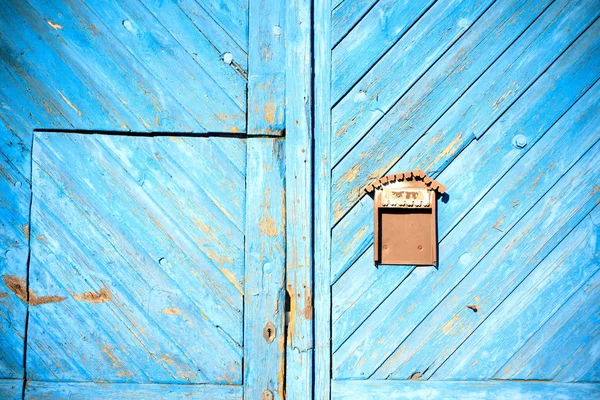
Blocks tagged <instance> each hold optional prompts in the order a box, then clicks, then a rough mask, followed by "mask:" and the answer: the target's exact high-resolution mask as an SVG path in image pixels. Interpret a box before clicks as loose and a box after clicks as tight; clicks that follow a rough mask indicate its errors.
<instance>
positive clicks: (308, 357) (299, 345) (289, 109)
mask: <svg viewBox="0 0 600 400" xmlns="http://www.w3.org/2000/svg"><path fill="white" fill-rule="evenodd" d="M311 25H312V2H311V1H308V0H294V1H290V2H288V3H286V19H285V26H286V68H285V70H286V75H285V77H286V117H285V126H286V139H285V154H286V171H285V187H286V226H287V232H286V286H287V294H288V296H289V301H290V317H289V325H288V332H287V342H286V393H287V394H286V396H287V398H290V399H302V398H306V397H308V396H310V394H311V393H312V388H313V349H314V341H313V287H312V286H313V285H312V283H313V281H312V279H313V246H312V235H313V213H312V208H313V188H312V180H313V175H312V174H313V136H312V135H313V132H312V129H313V126H312V124H313V122H312V121H313V119H312V118H313V109H312V76H313V71H312V62H311V45H312V36H311V30H312V26H311Z"/></svg>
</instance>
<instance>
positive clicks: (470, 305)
mask: <svg viewBox="0 0 600 400" xmlns="http://www.w3.org/2000/svg"><path fill="white" fill-rule="evenodd" d="M467 308H468V309H469V310H473V312H477V311H479V307H477V304H469V305H468V306H467Z"/></svg>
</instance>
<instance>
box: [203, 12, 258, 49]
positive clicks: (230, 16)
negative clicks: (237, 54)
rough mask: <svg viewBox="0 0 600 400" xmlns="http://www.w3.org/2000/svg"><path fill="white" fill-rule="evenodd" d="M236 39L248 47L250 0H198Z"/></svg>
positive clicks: (243, 47)
mask: <svg viewBox="0 0 600 400" xmlns="http://www.w3.org/2000/svg"><path fill="white" fill-rule="evenodd" d="M196 2H197V3H198V4H199V5H200V6H201V7H202V8H203V9H204V10H205V11H206V12H207V13H208V14H209V15H210V16H211V17H212V18H213V19H214V20H215V21H216V22H217V23H218V24H219V25H220V26H221V27H222V28H223V30H225V31H226V32H228V33H229V35H230V36H231V37H232V38H233V40H235V41H236V43H237V44H238V45H239V46H240V47H241V48H242V49H248V8H249V7H248V0H196Z"/></svg>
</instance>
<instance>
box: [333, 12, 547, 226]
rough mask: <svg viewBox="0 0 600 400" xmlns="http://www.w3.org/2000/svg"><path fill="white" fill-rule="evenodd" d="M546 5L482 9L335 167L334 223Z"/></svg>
mask: <svg viewBox="0 0 600 400" xmlns="http://www.w3.org/2000/svg"><path fill="white" fill-rule="evenodd" d="M547 6H548V3H547V2H535V4H531V3H529V2H527V1H524V2H520V1H507V2H499V3H495V6H494V7H491V8H490V9H489V10H488V12H486V14H485V18H482V19H480V20H479V21H478V22H477V24H476V26H477V27H478V29H476V30H472V31H469V33H471V34H467V35H464V36H463V37H462V38H461V40H459V41H458V42H457V43H456V44H455V45H454V46H453V47H452V49H451V50H450V51H448V52H447V53H446V54H445V55H444V57H442V59H441V60H440V61H438V62H437V63H436V64H435V65H434V67H433V68H432V69H430V70H429V71H428V72H427V73H426V74H425V75H424V76H423V78H421V79H420V80H419V81H418V82H417V84H416V85H414V86H413V87H412V88H411V89H410V90H409V91H408V92H407V94H406V95H405V96H404V97H403V98H402V99H401V100H400V101H399V102H398V103H397V104H396V105H395V106H394V107H393V108H392V109H391V110H390V111H389V112H388V113H387V114H386V115H385V117H384V118H383V119H381V120H380V121H379V122H378V123H377V124H376V125H375V126H374V127H373V129H372V130H371V131H370V133H369V136H368V137H367V138H365V140H362V141H360V142H359V143H358V144H357V146H356V147H354V148H353V150H352V151H351V152H350V153H348V155H346V157H345V158H344V159H343V160H342V161H341V162H340V163H339V164H338V165H337V166H336V167H335V168H334V169H333V199H332V201H333V209H334V215H333V218H334V221H336V222H337V221H339V219H340V218H341V217H342V216H343V215H345V214H346V213H347V211H348V210H349V209H350V208H351V207H352V206H353V205H354V204H356V202H358V201H359V200H360V199H361V198H362V197H363V194H362V191H361V188H363V187H364V186H366V185H367V184H368V183H370V182H371V181H372V180H374V179H377V178H379V177H381V176H383V175H385V173H386V172H387V171H388V170H389V169H390V168H391V167H392V166H393V165H394V164H396V162H397V161H398V160H399V159H400V158H401V157H402V155H403V154H404V153H405V152H406V150H407V149H408V148H410V147H411V146H412V144H414V143H415V142H416V141H417V140H418V139H419V138H420V137H421V136H422V135H423V133H424V132H426V131H427V129H428V128H429V127H430V126H431V125H432V124H433V123H435V121H436V120H437V119H438V118H439V117H440V116H441V115H443V114H444V112H446V111H447V109H448V108H449V107H450V106H451V105H452V104H453V103H454V102H455V101H456V100H457V99H458V98H459V97H460V96H461V95H462V94H463V93H464V92H465V91H466V90H467V89H468V88H469V87H470V86H471V85H472V84H473V82H475V81H476V80H477V79H478V78H479V76H480V75H481V74H482V73H483V72H484V71H485V70H486V69H487V68H489V66H490V64H492V63H493V62H494V61H495V60H496V59H497V57H498V56H500V55H501V54H502V53H503V52H504V51H505V50H506V48H508V47H509V46H510V44H511V43H512V42H513V41H514V40H515V39H516V38H518V37H519V36H520V34H521V33H522V32H523V31H524V30H526V29H527V27H528V26H529V25H530V24H531V23H532V22H533V21H534V20H535V19H536V18H537V17H538V16H539V15H540V14H541V13H542V12H543V11H544V10H545V8H546V7H547ZM509 27H510V29H509ZM490 32H495V34H494V35H490V34H489V33H490ZM398 121H400V123H399V122H398ZM365 159H369V160H370V162H369V163H364V162H363V160H365Z"/></svg>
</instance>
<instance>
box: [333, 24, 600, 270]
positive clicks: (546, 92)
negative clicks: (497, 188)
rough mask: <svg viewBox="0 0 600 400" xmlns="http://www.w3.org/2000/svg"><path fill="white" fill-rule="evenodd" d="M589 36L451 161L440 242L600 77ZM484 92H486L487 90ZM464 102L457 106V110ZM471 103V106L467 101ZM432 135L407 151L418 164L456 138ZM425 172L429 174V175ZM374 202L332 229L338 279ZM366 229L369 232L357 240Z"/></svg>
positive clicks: (498, 94) (360, 247) (360, 244)
mask: <svg viewBox="0 0 600 400" xmlns="http://www.w3.org/2000/svg"><path fill="white" fill-rule="evenodd" d="M579 19H583V18H579ZM587 38H588V40H579V41H577V42H576V43H575V44H574V45H573V46H572V48H570V49H568V50H567V51H566V52H565V53H564V54H563V55H562V56H561V57H560V58H559V59H558V60H557V61H556V62H555V63H554V64H553V65H552V66H551V67H550V69H549V70H548V73H546V74H544V75H542V77H541V78H540V79H539V80H538V81H536V82H535V83H534V84H533V85H532V86H531V87H530V88H529V90H528V91H527V92H526V93H525V94H524V95H523V96H522V97H521V98H519V99H518V100H517V101H516V103H514V105H513V106H512V107H511V108H510V109H509V110H508V111H507V112H505V114H504V115H503V117H502V118H501V119H500V120H498V121H496V122H495V124H494V125H493V126H492V127H491V128H490V129H489V130H488V132H487V133H486V135H485V136H483V137H482V138H480V139H479V140H477V141H476V142H472V143H471V144H470V145H468V146H467V147H466V148H465V149H464V150H463V152H462V153H461V154H460V155H459V156H458V157H456V158H455V159H454V160H453V161H452V163H451V164H450V165H449V166H448V168H447V170H446V171H444V172H443V173H442V174H441V175H440V176H439V177H438V178H439V179H440V181H441V182H444V184H446V185H447V187H449V188H452V192H453V193H451V195H452V198H451V200H452V201H449V202H448V203H442V204H440V207H441V212H440V213H439V217H438V229H439V231H440V237H441V238H443V237H444V236H445V235H446V234H447V232H449V231H450V230H451V229H452V228H453V227H454V226H455V225H456V224H457V223H458V222H459V221H460V220H461V219H462V218H463V217H464V215H465V214H466V213H467V212H468V211H469V210H470V209H471V208H472V207H473V206H474V205H475V204H476V203H477V202H478V201H479V200H480V199H481V197H482V196H483V195H484V194H485V193H486V192H487V191H488V190H489V189H490V188H491V187H492V186H493V185H494V184H495V183H496V182H497V181H498V179H500V177H502V176H503V175H504V173H506V171H507V170H508V169H509V168H510V167H511V166H512V165H513V164H514V162H516V161H517V160H518V159H519V158H521V157H522V156H523V155H524V154H525V153H526V151H527V149H528V148H529V147H530V145H531V144H533V143H535V142H536V141H537V140H538V139H539V137H541V135H543V134H544V133H545V132H546V131H547V130H548V129H549V128H550V127H551V126H552V125H553V124H554V123H555V122H556V120H557V119H558V118H559V117H560V116H561V115H562V114H563V113H564V112H565V111H567V110H568V109H569V108H570V107H571V106H572V105H573V104H574V103H575V102H576V101H577V99H578V98H579V97H580V96H581V95H582V94H583V93H585V92H586V91H587V90H588V89H589V88H590V86H591V85H592V84H593V83H594V81H595V80H596V79H598V77H600V74H599V73H598V69H597V68H596V67H595V59H596V57H598V54H597V52H598V47H597V46H596V45H594V43H595V42H594V39H593V31H592V32H590V33H588V34H587ZM590 46H592V47H590ZM575 76H577V77H581V79H573V77H575ZM482 91H483V92H485V86H484V89H482ZM504 93H505V92H504V91H503V90H496V91H495V95H492V94H491V93H490V94H488V95H487V96H486V98H485V101H486V103H487V104H489V105H490V106H493V103H495V102H496V101H497V100H499V99H501V98H502V97H503V95H504ZM460 104H461V103H457V105H456V106H458V105H460ZM468 104H471V103H470V102H468ZM451 110H452V109H451ZM479 113H483V114H484V116H485V115H487V116H488V118H489V117H490V115H489V113H487V111H486V109H485V108H483V109H480V111H479ZM479 113H473V114H471V118H478V119H482V118H484V117H483V116H480V114H479ZM460 121H461V123H459V124H458V125H457V129H456V130H455V131H454V135H458V134H459V133H460V132H462V131H463V130H465V129H468V128H469V127H470V126H471V121H472V120H471V119H465V120H464V124H463V123H462V121H463V119H462V118H460ZM493 121H494V119H493V118H489V120H486V121H485V124H490V123H491V122H493ZM430 132H431V134H430V135H429V136H426V137H425V138H423V139H422V140H421V141H420V142H419V143H418V144H417V145H416V146H415V151H414V152H413V151H412V150H411V152H409V154H411V155H412V156H413V158H415V160H414V162H418V159H419V157H421V158H423V159H432V158H434V157H436V156H437V155H438V154H439V153H438V151H439V149H438V147H437V146H436V145H435V143H436V142H439V141H448V140H451V139H452V140H453V139H454V138H456V136H450V137H449V138H446V137H445V134H444V133H445V131H443V130H442V131H438V130H430ZM522 132H528V134H527V136H528V137H527V140H528V142H529V146H528V147H525V148H524V149H519V148H515V147H514V146H513V144H512V139H513V137H515V136H516V135H518V134H522ZM499 142H502V143H504V144H503V145H502V149H503V150H502V151H497V149H498V146H499ZM451 154H454V153H451ZM488 162H489V163H490V165H492V164H493V165H495V168H485V165H487V164H488ZM444 163H446V161H445V158H444V157H441V158H440V159H439V160H438V165H442V164H444ZM414 167H415V165H414V164H410V163H408V162H406V161H404V158H403V159H401V160H400V161H399V163H398V166H397V167H394V168H393V170H394V171H402V170H403V169H402V168H406V169H412V168H414ZM468 170H475V171H477V177H478V178H477V179H475V178H474V176H475V175H471V174H467V175H465V174H464V173H463V171H468ZM427 172H428V173H431V171H427ZM431 175H432V176H434V177H437V174H436V173H431ZM465 192H468V193H469V195H465ZM371 203H372V201H371V200H370V199H369V198H363V200H361V201H360V202H359V203H358V205H357V206H356V207H354V208H353V209H352V210H351V211H350V212H349V213H348V214H347V215H346V216H345V217H344V218H343V219H342V221H341V222H340V223H339V224H338V225H337V226H336V227H335V228H334V230H333V247H334V249H336V251H334V252H333V254H334V262H333V264H332V271H333V278H334V280H335V278H336V277H337V276H339V275H340V274H341V273H343V271H345V270H346V269H347V268H349V267H350V265H351V264H352V263H353V262H354V260H355V258H356V254H360V253H361V252H363V251H364V250H365V249H366V248H367V247H368V246H370V245H371V244H372V238H373V228H372V221H371V218H369V215H370V214H371V212H372V208H371V207H372V206H371ZM364 228H366V231H364V233H362V234H361V235H360V237H358V236H359V233H360V232H361V231H363V229H364ZM349 232H350V233H349ZM357 237H358V238H357ZM355 238H356V239H355ZM355 240H356V241H355ZM346 249H349V250H346Z"/></svg>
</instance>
